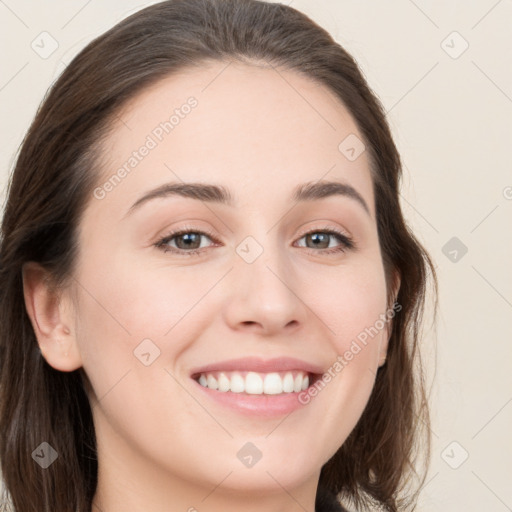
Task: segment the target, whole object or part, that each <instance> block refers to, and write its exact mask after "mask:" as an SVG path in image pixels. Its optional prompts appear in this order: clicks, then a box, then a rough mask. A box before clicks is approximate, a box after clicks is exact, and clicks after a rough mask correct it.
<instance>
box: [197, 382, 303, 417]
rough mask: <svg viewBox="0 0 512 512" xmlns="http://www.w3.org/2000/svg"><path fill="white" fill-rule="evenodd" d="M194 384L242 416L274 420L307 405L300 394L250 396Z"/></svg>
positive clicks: (208, 395)
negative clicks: (300, 398)
mask: <svg viewBox="0 0 512 512" xmlns="http://www.w3.org/2000/svg"><path fill="white" fill-rule="evenodd" d="M192 380H194V379H192ZM194 382H195V383H196V385H197V386H198V387H199V388H200V390H201V391H202V392H203V393H204V394H205V395H206V396H207V397H209V398H211V399H212V400H215V401H217V402H218V403H220V404H222V405H224V406H226V407H230V408H231V409H234V410H236V411H237V412H239V413H242V414H248V415H252V416H258V417H268V418H275V417H277V416H284V415H287V414H290V413H292V412H293V411H296V410H297V409H300V408H301V407H304V405H307V404H302V403H301V402H300V401H299V395H300V394H301V392H299V393H296V392H293V393H282V394H279V395H265V394H262V395H250V394H247V393H232V392H231V391H217V390H215V389H210V388H206V387H204V386H201V384H199V382H197V381H196V380H194ZM305 392H307V390H306V391H302V393H305Z"/></svg>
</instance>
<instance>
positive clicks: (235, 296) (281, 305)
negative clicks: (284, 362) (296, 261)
mask: <svg viewBox="0 0 512 512" xmlns="http://www.w3.org/2000/svg"><path fill="white" fill-rule="evenodd" d="M287 258H289V255H287V254H285V253H284V252H283V251H281V252H280V250H279V249H277V248H276V249H272V250H271V249H269V248H265V249H264V250H263V253H262V254H261V255H260V256H259V257H258V258H257V259H256V260H255V261H253V262H252V263H248V262H247V261H246V260H244V259H243V258H242V257H238V256H236V258H235V265H234V268H233V271H232V272H230V280H229V281H230V282H229V284H227V286H228V287H229V289H230V294H229V300H228V301H227V302H226V303H225V304H224V307H223V308H222V310H223V314H224V316H225V318H224V319H225V321H226V323H227V324H228V325H229V326H230V327H231V328H232V329H234V330H246V331H252V332H254V333H257V334H260V335H264V336H272V335H275V334H279V333H280V334H288V335H289V334H290V333H292V332H295V331H297V330H298V329H299V328H300V327H301V326H303V325H304V322H305V318H306V315H307V314H308V308H307V306H306V304H305V302H304V299H303V298H302V297H301V296H300V290H299V285H298V278H297V276H296V275H295V272H294V271H293V267H292V266H291V265H290V261H289V260H287Z"/></svg>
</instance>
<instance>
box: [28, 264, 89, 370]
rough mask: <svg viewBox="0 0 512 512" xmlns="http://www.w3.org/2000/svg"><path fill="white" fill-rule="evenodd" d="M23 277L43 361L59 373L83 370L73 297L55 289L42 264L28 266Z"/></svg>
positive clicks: (29, 314) (29, 313) (31, 318)
mask: <svg viewBox="0 0 512 512" xmlns="http://www.w3.org/2000/svg"><path fill="white" fill-rule="evenodd" d="M22 275H23V294H24V298H25V306H26V308H27V313H28V316H29V318H30V321H31V323H32V327H33V329H34V333H35V335H36V338H37V343H38V345H39V348H40V349H41V352H42V354H43V357H44V358H45V359H46V361H47V363H48V364H49V365H50V366H52V367H53V368H55V369H56V370H60V371H63V372H70V371H73V370H76V369H78V368H80V367H81V366H82V358H81V355H80V352H79V350H78V344H77V341H76V336H75V333H74V328H73V326H74V325H75V322H74V308H73V307H72V302H71V299H70V297H69V296H68V295H67V294H65V293H64V292H62V291H61V292H58V291H57V289H56V288H55V287H54V286H52V280H51V278H50V274H49V273H48V271H47V270H46V269H44V267H42V266H41V265H39V264H38V263H35V262H27V263H25V264H24V265H23V269H22Z"/></svg>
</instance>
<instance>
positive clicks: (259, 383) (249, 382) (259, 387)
mask: <svg viewBox="0 0 512 512" xmlns="http://www.w3.org/2000/svg"><path fill="white" fill-rule="evenodd" d="M245 392H246V393H249V394H250V395H261V394H262V393H263V379H262V378H261V377H260V376H259V375H258V374H257V373H254V372H249V373H248V374H247V375H246V377H245Z"/></svg>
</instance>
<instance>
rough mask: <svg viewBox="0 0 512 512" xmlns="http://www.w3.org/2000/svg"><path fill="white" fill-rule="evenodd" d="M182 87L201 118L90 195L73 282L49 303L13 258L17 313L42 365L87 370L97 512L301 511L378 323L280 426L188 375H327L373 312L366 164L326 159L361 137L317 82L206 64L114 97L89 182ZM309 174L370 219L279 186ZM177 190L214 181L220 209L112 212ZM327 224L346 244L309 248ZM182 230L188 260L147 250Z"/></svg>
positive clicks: (374, 267) (360, 399) (331, 448)
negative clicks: (251, 448) (227, 367)
mask: <svg viewBox="0 0 512 512" xmlns="http://www.w3.org/2000/svg"><path fill="white" fill-rule="evenodd" d="M190 96H194V97H195V98H196V99H197V101H198V105H197V107H196V108H194V109H193V110H192V111H191V112H190V114H189V115H188V116H186V117H184V118H183V119H180V123H179V125H177V126H176V127H175V128H174V130H173V131H172V132H171V133H169V134H167V135H165V137H164V138H163V140H162V141H161V142H160V143H159V144H158V146H157V147H156V148H154V149H152V150H151V152H150V153H149V154H148V156H146V157H145V158H144V159H143V160H142V161H141V162H140V163H138V165H137V167H136V168H134V169H133V170H132V171H131V172H130V174H129V175H127V176H126V177H125V178H124V179H123V180H122V182H121V183H119V184H118V185H117V186H116V187H115V188H114V189H113V190H112V191H110V192H109V193H108V194H106V196H105V197H104V198H103V199H96V198H95V197H93V196H91V198H90V201H89V202H88V204H87V207H86V209H85V211H84V213H83V217H82V219H81V222H80V225H79V231H78V233H79V247H80V249H79V256H78V260H77V262H76V263H77V264H76V267H75V271H74V274H73V276H72V280H71V284H70V286H69V287H68V288H66V289H65V290H61V291H60V292H55V291H54V290H52V289H51V288H50V287H48V285H47V282H46V281H45V279H44V278H45V272H44V269H41V268H40V267H39V266H38V265H36V264H32V263H30V264H27V265H25V268H24V275H23V277H24V288H25V299H26V304H27V310H28V312H29V315H30V318H31V321H32V324H33V326H34V330H35V332H36V336H37V339H38V343H39V346H40V348H41V351H42V353H43V356H44V357H45V359H46V360H47V361H48V363H49V364H50V365H51V366H53V367H54V368H56V369H58V370H61V371H71V370H75V369H78V368H83V371H85V373H86V375H87V377H88V379H89V380H90V383H91V388H90V400H91V405H92V407H93V416H94V423H95V428H96V436H97V443H98V459H99V482H98V489H97V493H96V495H95V500H94V503H95V506H96V507H97V508H95V506H93V511H94V510H101V511H102V512H115V511H119V510H123V511H126V512H130V511H140V510H148V511H152V512H163V511H164V510H165V511H166V512H168V511H169V510H172V511H174V510H176V511H186V510H189V511H192V510H199V511H201V512H217V511H223V512H226V511H230V510H237V511H238V510H246V511H249V512H251V511H263V510H265V511H275V512H277V511H284V512H291V511H298V510H304V509H306V510H314V501H315V494H316V488H317V484H318V479H319V475H320V469H321V467H322V465H323V464H325V462H327V460H329V458H330V457H331V456H332V455H333V454H334V453H335V452H336V451H337V449H338V448H339V447H340V446H341V445H342V444H343V442H344V441H345V439H346V438H347V436H348V435H349V433H350V432H351V430H352V429H353V428H354V426H355V424H356V422H357V420H358V419H359V417H360V416H361V414H362V411H363V409H364V407H365V405H366V403H367V400H368V398H369V395H370V393H371V390H372V388H373V385H374V380H375V373H376V371H377V369H378V366H379V364H381V363H382V360H383V358H384V357H385V355H386V349H387V343H388V331H387V330H386V329H383V330H381V331H380V332H379V334H378V335H377V336H375V337H373V338H372V339H371V341H370V342H369V343H368V344H367V345H366V347H365V348H364V349H363V350H361V351H360V352H359V353H358V354H357V355H356V356H355V357H354V358H353V359H352V360H351V361H350V363H349V364H347V366H346V367H345V368H343V370H342V372H340V373H339V374H338V375H337V376H336V377H335V378H333V379H332V380H331V382H330V383H329V384H328V385H327V386H326V387H325V389H323V390H322V391H321V392H320V393H318V395H317V396H316V397H315V398H314V399H312V400H311V401H310V403H309V404H307V405H305V406H303V407H301V408H300V409H298V410H296V411H294V412H293V413H292V414H290V415H289V416H288V417H286V418H285V419H284V418H282V417H278V418H263V417H262V418H260V417H256V418H255V417H251V418H249V417H248V416H246V415H243V414H240V413H239V412H237V411H233V410H230V409H227V408H225V407H224V406H222V405H220V404H217V403H216V402H213V401H211V400H206V399H205V397H204V396H203V395H202V394H200V393H199V392H198V389H197V384H196V383H195V382H193V381H192V379H191V378H190V376H189V374H190V370H191V369H192V368H194V367H197V366H201V365H205V364H209V363H212V362H217V361H222V360H226V359H232V358H238V357H245V356H260V357H263V358H265V359H268V358H271V357H278V356H290V357H296V358H299V359H304V360H307V361H311V362H313V363H315V364H317V365H319V366H320V367H321V368H323V369H324V371H326V370H327V369H328V368H329V367H331V366H332V365H333V363H334V362H335V361H336V358H337V356H338V355H340V354H344V353H345V351H346V350H347V349H349V347H350V344H351V343H352V341H353V340H354V339H355V338H356V336H357V335H358V334H359V333H360V332H361V331H363V330H364V329H365V328H366V327H369V326H371V325H374V324H375V321H376V320H377V319H378V318H379V315H380V314H382V313H384V312H385V311H386V310H387V305H386V281H385V275H384V268H383V264H382V256H381V252H380V248H379V242H378V234H377V226H376V217H375V208H374V197H373V190H372V181H371V176H370V170H369V160H368V157H367V153H366V152H364V153H362V154H361V156H360V157H359V158H357V159H356V160H355V161H349V160H348V159H347V158H345V156H344V155H343V154H342V153H341V152H340V151H339V149H338V145H339V144H340V142H341V141H342V140H343V139H344V138H345V137H346V136H347V135H349V134H351V133H353V134H356V135H357V136H358V137H359V138H361V139H362V136H361V135H360V134H359V131H358V128H357V126H356V125H355V123H354V121H353V120H352V118H351V116H350V115H349V113H348V111H347V110H346V109H345V107H344V106H343V105H342V104H341V103H340V102H339V101H338V100H337V99H336V98H335V97H334V96H333V94H332V93H331V92H330V91H328V90H327V89H326V88H325V87H323V86H319V85H317V84H314V83H313V82H311V81H309V80H308V79H306V78H304V77H302V76H300V75H298V74H296V73H294V72H291V71H284V70H280V71H279V73H278V72H277V71H276V70H274V69H272V68H270V67H267V66H263V65H261V64H255V65H248V64H239V63H231V64H230V65H229V66H228V67H226V63H225V62H223V63H220V62H216V63H212V64H209V65H208V66H206V65H204V66H201V67H200V68H197V69H193V70H187V71H183V72H180V73H179V74H178V75H175V76H170V77H167V78H165V79H164V80H162V81H160V82H158V83H157V84H154V85H153V86H152V87H151V88H150V89H146V90H145V91H144V92H142V93H141V94H139V95H138V96H137V97H135V98H134V99H133V100H132V101H130V103H129V104H128V105H126V107H125V108H124V109H123V112H122V113H121V114H120V115H119V116H118V118H117V120H116V121H115V122H114V125H113V130H112V133H111V135H110V136H109V138H108V140H106V141H105V144H104V146H103V148H102V151H103V159H102V176H101V177H100V179H99V180H98V185H100V186H101V185H102V184H103V183H105V181H106V180H108V179H109V177H110V176H112V174H113V173H114V172H115V170H116V169H118V168H119V167H120V166H122V165H123V163H124V162H125V161H126V160H127V159H128V158H129V156H130V155H131V154H132V152H133V151H134V150H137V149H138V148H139V147H140V146H141V145H142V144H143V143H144V141H145V139H146V137H147V135H148V134H151V132H152V130H153V129H154V128H155V126H157V125H158V124H159V123H160V122H162V121H164V120H165V119H168V118H169V116H170V114H171V113H172V111H173V110H174V108H177V107H179V106H180V105H182V104H184V103H185V102H186V100H187V98H189V97H190ZM164 164H165V165H164ZM318 180H330V181H339V182H342V183H348V184H350V185H352V186H353V187H354V188H355V189H356V190H357V191H358V192H359V193H360V194H361V196H362V197H363V198H364V199H365V201H366V203H367V204H368V206H369V209H370V213H369V214H368V213H367V212H365V210H364V209H363V208H362V206H361V205H360V204H359V203H358V202H356V201H355V200H354V199H352V198H349V197H346V196H333V197H329V198H325V199H320V200H315V201H308V202H304V203H293V202H292V201H291V200H290V194H291V190H292V189H293V187H295V186H296V185H298V184H301V183H305V182H309V181H318ZM176 181H184V182H207V183H215V184H219V185H223V186H224V187H226V188H228V189H229V190H230V192H231V194H232V195H233V196H234V197H235V198H236V201H237V202H236V206H235V207H230V206H227V205H220V204H215V203H206V202H203V201H198V200H193V199H188V198H181V197H178V196H170V197H167V198H159V199H154V200H152V201H148V202H146V203H145V204H144V205H141V206H140V208H137V209H135V210H134V211H133V212H132V213H131V214H128V215H126V212H127V211H128V209H129V208H130V206H131V205H132V204H133V203H134V202H135V201H137V199H139V198H140V197H141V196H142V195H143V194H144V193H145V192H147V191H149V190H151V189H153V188H155V187H157V186H159V185H162V184H165V183H168V182H176ZM327 225H329V227H334V228H336V229H338V230H340V231H341V232H342V233H345V234H348V235H350V236H351V237H352V238H353V239H354V242H355V243H356V249H347V250H345V251H342V252H338V253H333V254H325V253H324V252H323V251H324V250H323V249H322V248H323V247H325V245H322V246H320V247H321V248H320V249H318V248H316V246H315V245H314V244H313V243H312V242H311V241H309V242H308V237H307V236H306V237H305V234H306V233H307V232H310V231H314V232H324V231H322V230H324V228H325V226H327ZM183 227H185V228H193V229H190V231H194V230H196V231H198V230H203V229H208V230H210V231H212V232H213V234H214V236H215V238H216V240H213V239H211V238H209V237H208V236H204V237H203V238H202V239H201V249H200V251H201V253H200V254H199V255H195V256H187V255H184V254H176V253H173V252H170V251H167V252H164V250H163V249H162V248H158V247H156V246H155V244H156V243H157V242H158V240H159V239H161V238H162V237H164V236H165V235H167V234H168V233H169V232H170V231H171V230H174V229H180V228H183ZM247 236H252V237H253V238H254V239H255V240H256V241H257V242H258V243H259V244H260V246H261V247H262V248H263V253H262V254H261V255H260V256H259V257H258V258H257V259H256V260H255V261H254V262H253V263H251V264H248V263H247V262H246V261H244V259H242V258H241V257H240V256H239V255H238V254H237V252H236V248H237V246H238V244H240V242H242V241H243V240H244V239H245V238H246V237H247ZM178 242H179V241H178V240H176V239H174V242H173V244H172V245H173V247H174V248H175V249H176V248H177V245H176V244H177V243H178ZM340 246H342V245H341V242H340V241H339V240H338V239H337V238H336V237H334V236H332V237H331V238H330V239H329V248H334V247H340ZM179 247H185V245H184V244H182V245H180V246H179ZM176 250H179V249H176ZM186 250H187V249H182V253H184V252H185V251H186ZM228 271H229V272H228ZM148 338H149V339H150V340H152V342H153V343H154V344H155V345H156V346H158V348H159V350H160V356H159V357H158V358H157V359H155V360H154V362H153V363H152V364H150V365H149V366H145V365H144V364H142V363H141V362H140V360H139V359H138V358H137V357H134V350H135V349H136V347H137V346H138V345H139V344H140V343H141V341H142V340H144V339H148ZM247 442H252V443H253V444H255V445H256V446H257V447H258V449H259V450H260V451H261V453H262V458H261V460H260V461H259V462H258V463H257V464H256V465H254V466H253V467H251V468H247V467H245V466H244V465H243V464H242V463H241V462H240V460H239V459H238V458H237V456H236V454H237V452H238V450H240V448H241V447H242V446H244V445H245V444H246V443H247Z"/></svg>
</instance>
